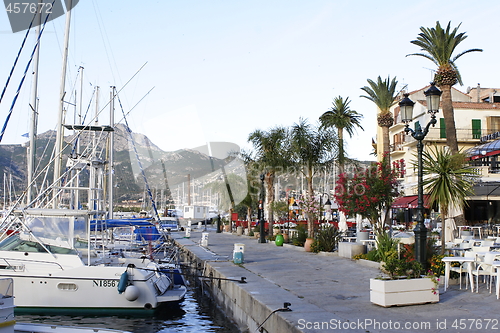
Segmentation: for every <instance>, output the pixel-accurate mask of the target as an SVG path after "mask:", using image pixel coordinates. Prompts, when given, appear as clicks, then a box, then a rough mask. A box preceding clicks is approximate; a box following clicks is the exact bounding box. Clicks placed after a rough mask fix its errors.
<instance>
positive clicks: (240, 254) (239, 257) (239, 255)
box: [233, 252, 243, 264]
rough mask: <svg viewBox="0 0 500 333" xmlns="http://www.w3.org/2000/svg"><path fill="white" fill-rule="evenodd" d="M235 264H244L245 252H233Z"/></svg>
mask: <svg viewBox="0 0 500 333" xmlns="http://www.w3.org/2000/svg"><path fill="white" fill-rule="evenodd" d="M233 262H234V263H235V264H242V263H243V252H233Z"/></svg>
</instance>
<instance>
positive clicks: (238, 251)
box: [233, 243, 245, 264]
mask: <svg viewBox="0 0 500 333" xmlns="http://www.w3.org/2000/svg"><path fill="white" fill-rule="evenodd" d="M244 253H245V244H242V243H235V244H234V251H233V262H234V263H235V264H242V263H243V261H244Z"/></svg>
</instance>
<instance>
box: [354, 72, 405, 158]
mask: <svg viewBox="0 0 500 333" xmlns="http://www.w3.org/2000/svg"><path fill="white" fill-rule="evenodd" d="M367 81H368V84H369V85H370V86H364V87H363V88H361V90H363V91H364V92H365V93H367V95H368V96H366V95H361V96H360V97H364V98H366V99H368V100H370V101H372V102H373V103H375V105H376V106H377V108H378V109H379V113H378V116H377V123H378V126H380V127H382V150H383V151H382V154H380V155H381V156H385V155H387V154H389V149H390V148H389V144H390V140H389V127H391V126H392V124H394V118H393V117H392V114H391V112H390V109H391V107H392V106H393V105H394V104H396V98H397V93H396V86H397V84H398V81H397V80H396V77H394V78H393V79H392V80H391V78H390V77H389V76H388V77H387V79H385V80H384V81H382V79H381V78H380V76H379V77H378V78H377V82H374V81H372V80H370V79H367Z"/></svg>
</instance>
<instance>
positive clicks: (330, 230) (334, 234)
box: [311, 226, 342, 252]
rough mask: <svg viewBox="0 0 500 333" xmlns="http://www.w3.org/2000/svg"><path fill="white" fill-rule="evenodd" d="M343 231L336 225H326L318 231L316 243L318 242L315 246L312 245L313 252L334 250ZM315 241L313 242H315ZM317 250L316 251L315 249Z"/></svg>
mask: <svg viewBox="0 0 500 333" xmlns="http://www.w3.org/2000/svg"><path fill="white" fill-rule="evenodd" d="M341 237H342V233H341V232H340V231H339V229H337V228H336V227H334V226H325V227H322V228H320V229H319V230H318V231H316V237H315V240H314V243H317V244H316V245H315V246H314V247H313V245H311V251H313V252H319V251H324V252H332V251H333V250H334V249H335V248H336V247H337V244H338V243H339V240H340V238H341ZM314 243H313V244H314ZM314 250H316V251H314Z"/></svg>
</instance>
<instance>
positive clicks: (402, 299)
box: [370, 278, 439, 307]
mask: <svg viewBox="0 0 500 333" xmlns="http://www.w3.org/2000/svg"><path fill="white" fill-rule="evenodd" d="M436 288H437V287H436V286H435V284H434V282H433V281H432V280H431V279H430V278H420V279H401V280H381V279H370V301H371V302H372V303H375V304H377V305H380V306H384V307H389V306H394V305H398V306H401V305H414V304H424V303H437V302H439V290H437V289H436Z"/></svg>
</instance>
